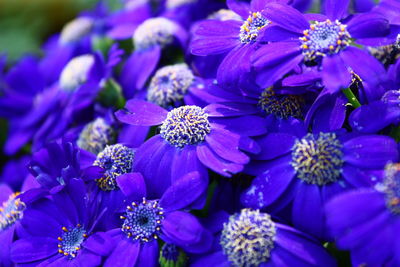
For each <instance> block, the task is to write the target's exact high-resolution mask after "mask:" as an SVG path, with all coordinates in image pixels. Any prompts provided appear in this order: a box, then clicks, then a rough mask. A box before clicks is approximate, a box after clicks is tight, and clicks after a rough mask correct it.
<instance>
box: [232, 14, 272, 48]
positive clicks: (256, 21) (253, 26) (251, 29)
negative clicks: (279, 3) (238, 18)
mask: <svg viewBox="0 0 400 267" xmlns="http://www.w3.org/2000/svg"><path fill="white" fill-rule="evenodd" d="M270 23H271V22H270V21H269V20H267V19H266V18H264V17H263V15H261V13H260V12H253V13H251V14H250V15H249V17H248V18H247V20H245V22H244V23H243V24H242V26H241V27H240V34H239V37H240V41H241V42H242V43H245V44H247V43H250V42H254V41H255V40H256V39H257V37H258V33H259V31H260V30H261V29H262V28H264V27H265V26H266V25H268V24H270Z"/></svg>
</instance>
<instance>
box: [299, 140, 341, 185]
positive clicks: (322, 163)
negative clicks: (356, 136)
mask: <svg viewBox="0 0 400 267" xmlns="http://www.w3.org/2000/svg"><path fill="white" fill-rule="evenodd" d="M291 165H292V166H293V168H294V169H295V171H296V174H297V177H298V178H300V179H301V180H303V181H304V182H306V183H309V184H316V185H319V186H322V185H326V184H328V183H333V182H336V181H337V180H338V179H339V177H340V176H341V173H342V166H343V152H342V144H341V142H340V141H339V140H338V139H337V137H336V134H334V133H319V134H318V135H314V134H310V133H309V134H307V135H306V136H305V137H303V138H302V139H298V140H296V142H295V144H294V146H293V148H292V162H291Z"/></svg>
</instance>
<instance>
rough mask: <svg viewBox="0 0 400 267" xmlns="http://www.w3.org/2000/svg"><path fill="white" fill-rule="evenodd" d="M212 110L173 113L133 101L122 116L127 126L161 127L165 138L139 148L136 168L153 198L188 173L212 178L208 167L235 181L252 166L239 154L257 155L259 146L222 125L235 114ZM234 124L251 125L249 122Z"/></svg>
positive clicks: (155, 138)
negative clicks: (252, 153)
mask: <svg viewBox="0 0 400 267" xmlns="http://www.w3.org/2000/svg"><path fill="white" fill-rule="evenodd" d="M208 107H209V106H207V107H205V108H200V107H198V106H181V107H179V108H175V109H173V110H171V111H169V112H168V111H166V110H165V109H163V108H161V107H159V106H157V105H154V104H152V103H148V102H145V101H142V100H136V99H131V100H129V101H128V102H127V104H126V106H125V109H123V110H119V111H118V112H117V113H116V117H117V118H118V119H119V120H120V121H121V122H124V123H128V124H132V125H161V126H160V133H159V134H157V135H155V136H153V137H151V138H150V139H149V140H147V141H146V142H145V143H144V144H143V145H142V146H140V147H139V148H138V150H137V153H136V160H135V163H134V168H135V170H136V171H139V172H141V173H142V174H143V176H144V177H145V178H146V183H147V185H148V186H149V188H148V192H149V194H150V196H151V197H154V196H156V197H159V196H160V195H161V194H162V192H164V190H165V189H166V188H167V187H168V186H169V185H170V184H171V183H172V182H173V181H174V180H175V179H176V178H177V177H180V176H182V173H185V172H190V171H198V172H199V173H200V174H202V175H203V176H207V172H206V170H207V169H206V167H208V168H210V169H211V170H213V171H215V172H217V173H219V174H221V175H223V176H228V177H229V176H231V174H233V173H238V172H240V171H241V170H242V169H243V165H244V164H246V163H247V162H248V160H249V158H248V157H247V156H246V154H244V153H243V152H241V151H240V150H239V149H243V150H245V151H253V150H254V149H256V148H255V147H254V145H255V144H254V142H253V141H252V140H250V139H249V138H248V137H247V136H246V135H245V134H243V136H241V135H239V134H237V133H234V132H232V131H230V130H227V129H225V128H224V125H222V124H220V123H219V122H218V119H222V118H223V117H224V116H225V114H229V112H230V110H229V109H227V110H221V111H219V110H218V109H211V108H208ZM215 119H216V120H215ZM231 123H238V124H240V125H245V124H246V121H245V120H244V121H241V120H240V119H239V120H235V121H232V122H231ZM242 130H243V131H245V129H242Z"/></svg>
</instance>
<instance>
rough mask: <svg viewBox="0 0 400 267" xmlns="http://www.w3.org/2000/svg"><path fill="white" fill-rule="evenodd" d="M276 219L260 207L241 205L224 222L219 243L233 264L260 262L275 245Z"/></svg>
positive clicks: (268, 255)
mask: <svg viewBox="0 0 400 267" xmlns="http://www.w3.org/2000/svg"><path fill="white" fill-rule="evenodd" d="M275 235H276V228H275V223H274V222H273V221H272V220H271V217H270V216H269V215H268V214H266V213H260V211H259V210H251V209H242V210H241V212H240V213H236V214H234V215H231V216H230V217H229V221H228V222H227V223H224V228H223V230H222V234H221V239H220V244H221V247H222V251H223V253H224V254H225V255H226V256H227V257H228V260H229V261H230V263H231V264H232V265H233V266H259V265H260V264H261V263H262V262H266V261H268V259H269V258H270V255H271V250H272V249H273V248H274V241H275Z"/></svg>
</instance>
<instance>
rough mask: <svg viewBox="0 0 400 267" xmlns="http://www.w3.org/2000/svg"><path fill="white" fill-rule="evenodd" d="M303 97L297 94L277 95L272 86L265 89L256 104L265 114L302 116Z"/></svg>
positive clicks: (282, 116) (282, 117)
mask: <svg viewBox="0 0 400 267" xmlns="http://www.w3.org/2000/svg"><path fill="white" fill-rule="evenodd" d="M303 104H304V99H303V98H302V97H301V96H297V95H278V94H276V93H275V91H274V90H273V88H272V87H268V88H267V89H265V90H264V91H263V92H262V93H261V96H260V98H259V100H258V105H259V106H260V108H261V109H262V110H263V111H265V112H266V113H267V114H273V115H275V116H276V117H278V118H281V119H287V118H289V117H294V118H302V117H303V112H302V105H303Z"/></svg>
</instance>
